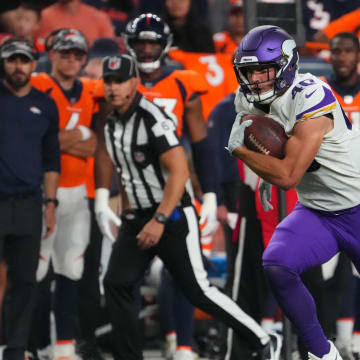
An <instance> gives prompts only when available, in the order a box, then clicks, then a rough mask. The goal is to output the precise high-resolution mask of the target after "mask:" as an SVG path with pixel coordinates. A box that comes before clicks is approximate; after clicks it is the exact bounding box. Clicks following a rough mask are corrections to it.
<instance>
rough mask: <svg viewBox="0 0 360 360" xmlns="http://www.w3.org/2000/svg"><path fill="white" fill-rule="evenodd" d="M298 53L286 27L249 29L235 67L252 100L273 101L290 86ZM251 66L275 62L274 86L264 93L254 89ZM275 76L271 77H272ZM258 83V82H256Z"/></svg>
mask: <svg viewBox="0 0 360 360" xmlns="http://www.w3.org/2000/svg"><path fill="white" fill-rule="evenodd" d="M298 61H299V55H298V52H297V50H296V43H295V41H294V39H293V38H292V37H291V36H290V35H289V34H288V33H287V32H286V31H284V30H283V29H281V28H279V27H277V26H272V25H263V26H258V27H256V28H254V29H252V30H250V31H249V32H248V33H247V34H246V35H245V37H244V38H243V39H242V41H241V43H240V45H239V46H238V48H237V50H236V51H235V54H234V60H233V65H234V70H235V74H236V78H237V80H238V82H239V84H240V86H241V89H242V91H243V93H244V95H245V96H246V99H247V100H248V101H249V102H257V103H261V104H269V103H271V102H272V101H273V100H274V99H275V98H276V97H277V96H278V95H279V94H280V93H281V92H283V91H284V90H286V89H287V88H288V87H290V86H291V85H292V83H293V81H294V78H295V76H296V74H297V70H298ZM251 66H264V67H268V66H274V67H275V71H276V75H275V78H274V86H273V89H272V90H270V91H267V92H265V93H256V92H254V91H252V90H251V85H253V86H254V85H255V86H256V83H250V82H249V80H248V78H247V71H248V70H249V68H250V67H251ZM269 80H272V79H268V80H266V81H269ZM257 84H258V83H257Z"/></svg>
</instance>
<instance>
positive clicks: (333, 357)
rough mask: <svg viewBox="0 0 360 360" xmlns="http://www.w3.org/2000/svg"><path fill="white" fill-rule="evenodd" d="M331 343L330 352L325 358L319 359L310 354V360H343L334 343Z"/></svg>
mask: <svg viewBox="0 0 360 360" xmlns="http://www.w3.org/2000/svg"><path fill="white" fill-rule="evenodd" d="M329 343H330V351H329V352H328V353H327V354H325V355H324V356H323V357H321V358H319V357H317V356H315V355H314V354H312V353H310V352H309V353H308V355H309V360H343V358H342V357H341V355H340V353H339V351H338V350H337V349H336V347H335V345H334V343H333V342H332V341H329Z"/></svg>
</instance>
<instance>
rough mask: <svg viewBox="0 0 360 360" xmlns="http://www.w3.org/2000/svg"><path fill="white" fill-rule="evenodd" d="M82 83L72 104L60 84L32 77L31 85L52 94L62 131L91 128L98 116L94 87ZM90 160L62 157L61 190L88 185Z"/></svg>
mask: <svg viewBox="0 0 360 360" xmlns="http://www.w3.org/2000/svg"><path fill="white" fill-rule="evenodd" d="M80 82H81V86H82V88H81V94H80V96H79V98H78V99H74V101H73V102H70V101H69V100H68V98H67V97H66V96H65V94H64V93H63V90H62V89H61V87H60V86H59V85H58V83H57V82H56V81H55V80H54V79H53V78H52V77H51V76H49V75H48V74H46V73H39V74H35V75H33V76H32V77H31V85H32V86H33V87H35V88H36V89H38V90H40V91H42V92H44V93H47V94H49V96H51V97H52V98H53V99H54V100H55V102H56V105H57V107H58V111H59V128H60V130H71V129H74V128H75V127H76V126H79V125H84V126H87V127H90V126H91V120H92V117H93V114H94V113H95V112H97V104H96V102H95V100H94V97H93V87H94V84H93V82H91V81H86V80H84V79H81V80H80ZM86 170H87V160H86V159H83V158H80V157H77V156H74V155H70V154H67V153H65V152H62V153H61V174H60V181H59V186H60V187H74V186H79V185H82V184H85V182H86Z"/></svg>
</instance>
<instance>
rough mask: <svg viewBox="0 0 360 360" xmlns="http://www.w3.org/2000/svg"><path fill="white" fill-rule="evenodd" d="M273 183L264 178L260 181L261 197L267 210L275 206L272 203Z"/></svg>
mask: <svg viewBox="0 0 360 360" xmlns="http://www.w3.org/2000/svg"><path fill="white" fill-rule="evenodd" d="M271 192H272V184H270V183H268V182H267V181H265V180H264V179H260V182H259V198H260V202H261V204H262V206H263V209H264V210H265V211H269V210H273V209H274V207H273V206H272V205H271V204H270V201H271Z"/></svg>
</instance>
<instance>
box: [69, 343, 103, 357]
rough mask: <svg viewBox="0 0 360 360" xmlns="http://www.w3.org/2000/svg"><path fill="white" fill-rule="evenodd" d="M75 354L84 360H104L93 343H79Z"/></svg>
mask: <svg viewBox="0 0 360 360" xmlns="http://www.w3.org/2000/svg"><path fill="white" fill-rule="evenodd" d="M76 352H77V354H78V355H80V357H81V358H82V359H84V360H105V359H104V357H103V356H102V354H101V352H100V350H99V348H98V347H97V346H96V344H95V343H93V342H89V341H81V342H80V343H79V344H78V345H77V346H76Z"/></svg>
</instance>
